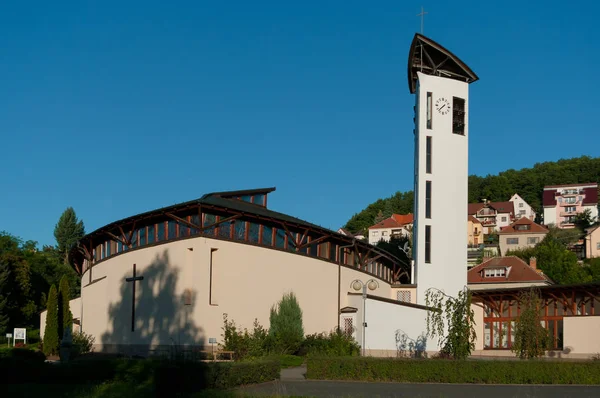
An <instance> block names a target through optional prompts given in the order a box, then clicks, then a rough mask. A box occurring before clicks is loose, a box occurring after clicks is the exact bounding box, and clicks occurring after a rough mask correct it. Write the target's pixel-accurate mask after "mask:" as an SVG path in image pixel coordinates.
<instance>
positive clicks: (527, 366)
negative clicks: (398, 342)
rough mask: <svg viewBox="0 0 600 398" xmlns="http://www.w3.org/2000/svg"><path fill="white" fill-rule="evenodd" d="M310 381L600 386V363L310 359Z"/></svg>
mask: <svg viewBox="0 0 600 398" xmlns="http://www.w3.org/2000/svg"><path fill="white" fill-rule="evenodd" d="M306 377H307V379H315V380H356V381H384V382H409V383H477V384H600V363H599V362H591V361H590V362H566V361H565V362H562V361H546V360H540V361H532V360H530V361H519V360H466V361H452V360H444V359H435V360H434V359H429V360H410V359H396V358H369V357H366V358H365V357H358V358H356V357H336V358H332V357H309V358H308V360H307V373H306Z"/></svg>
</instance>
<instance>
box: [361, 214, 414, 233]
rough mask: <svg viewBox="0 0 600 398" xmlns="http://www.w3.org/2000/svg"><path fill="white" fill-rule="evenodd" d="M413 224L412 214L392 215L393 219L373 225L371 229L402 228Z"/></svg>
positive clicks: (389, 218)
mask: <svg viewBox="0 0 600 398" xmlns="http://www.w3.org/2000/svg"><path fill="white" fill-rule="evenodd" d="M412 222H413V215H412V214H392V216H391V217H388V218H386V219H385V220H383V221H381V222H379V223H377V224H375V225H372V226H370V227H369V229H386V228H400V227H403V226H405V225H406V224H410V223H412Z"/></svg>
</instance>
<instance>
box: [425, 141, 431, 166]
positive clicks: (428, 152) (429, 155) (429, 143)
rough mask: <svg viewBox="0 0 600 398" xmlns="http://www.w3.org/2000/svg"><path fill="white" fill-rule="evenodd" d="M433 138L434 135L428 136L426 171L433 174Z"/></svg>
mask: <svg viewBox="0 0 600 398" xmlns="http://www.w3.org/2000/svg"><path fill="white" fill-rule="evenodd" d="M431 140H432V137H430V136H427V141H426V144H425V146H426V148H425V151H426V158H425V172H426V173H429V174H431Z"/></svg>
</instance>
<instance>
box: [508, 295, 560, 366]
mask: <svg viewBox="0 0 600 398" xmlns="http://www.w3.org/2000/svg"><path fill="white" fill-rule="evenodd" d="M519 305H520V307H521V312H520V314H519V317H518V318H517V320H516V322H515V336H514V341H513V345H512V348H511V350H512V351H513V352H514V353H515V354H517V356H518V357H519V358H521V359H525V358H527V359H532V358H537V357H541V356H542V355H544V353H545V352H546V350H547V349H549V348H550V343H551V340H550V336H549V334H548V331H547V330H546V329H545V328H544V327H543V326H542V324H541V317H540V312H541V311H542V309H543V308H542V300H541V298H540V293H539V290H537V289H535V288H530V289H529V290H527V291H522V292H521V293H520V295H519Z"/></svg>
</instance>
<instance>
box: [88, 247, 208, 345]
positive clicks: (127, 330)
mask: <svg viewBox="0 0 600 398" xmlns="http://www.w3.org/2000/svg"><path fill="white" fill-rule="evenodd" d="M136 265H137V266H136V271H137V272H136V276H137V277H142V278H143V279H141V280H137V281H135V282H133V281H127V280H126V277H132V276H133V264H132V268H131V269H130V270H129V271H128V272H127V273H126V274H125V276H123V279H122V281H121V282H120V283H121V288H120V301H118V302H116V303H114V304H110V305H109V309H108V319H109V322H110V323H111V324H110V325H108V327H107V332H106V333H104V334H103V335H102V337H101V338H102V351H103V352H106V353H120V354H125V355H128V356H141V357H146V356H156V355H158V356H163V357H165V356H166V357H173V355H174V354H177V355H181V354H188V355H189V353H191V352H197V351H199V350H200V349H202V347H204V343H205V341H204V340H205V339H204V333H203V330H202V328H200V327H199V326H198V325H196V324H195V322H194V320H193V313H194V307H195V303H196V292H195V291H194V290H191V289H187V290H185V291H184V292H183V293H181V292H182V291H183V289H182V288H181V287H180V286H178V280H179V277H180V275H179V270H180V268H178V267H175V266H174V264H171V263H170V262H169V255H168V253H167V251H166V250H165V251H163V253H162V254H157V255H156V257H155V258H154V260H153V261H152V262H151V263H150V264H149V265H146V264H140V263H138V264H136ZM134 283H135V284H136V286H135V314H133V310H132V302H133V289H134V287H133V284H134ZM178 292H179V293H178ZM88 316H93V314H89V315H88ZM132 318H133V320H134V324H133V330H132ZM186 357H187V355H186Z"/></svg>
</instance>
